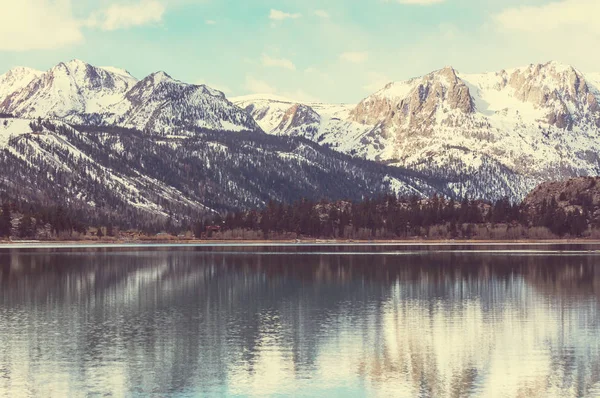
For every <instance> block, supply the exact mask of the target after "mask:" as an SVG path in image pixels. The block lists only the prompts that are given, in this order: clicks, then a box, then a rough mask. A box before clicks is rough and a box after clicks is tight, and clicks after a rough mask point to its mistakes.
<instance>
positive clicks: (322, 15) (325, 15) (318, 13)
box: [315, 10, 329, 19]
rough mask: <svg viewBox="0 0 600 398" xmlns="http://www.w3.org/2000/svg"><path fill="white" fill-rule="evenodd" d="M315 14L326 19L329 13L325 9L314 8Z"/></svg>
mask: <svg viewBox="0 0 600 398" xmlns="http://www.w3.org/2000/svg"><path fill="white" fill-rule="evenodd" d="M315 15H316V16H317V17H319V18H324V19H328V18H329V13H328V12H327V11H325V10H315Z"/></svg>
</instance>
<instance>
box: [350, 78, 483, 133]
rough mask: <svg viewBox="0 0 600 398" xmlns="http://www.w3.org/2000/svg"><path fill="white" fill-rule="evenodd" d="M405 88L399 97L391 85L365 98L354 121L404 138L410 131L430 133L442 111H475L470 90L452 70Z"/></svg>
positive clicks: (354, 112) (353, 112) (352, 113)
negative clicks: (374, 125)
mask: <svg viewBox="0 0 600 398" xmlns="http://www.w3.org/2000/svg"><path fill="white" fill-rule="evenodd" d="M405 84H406V85H408V86H409V87H408V89H407V90H405V91H404V92H402V93H400V94H399V95H398V94H397V92H396V91H395V90H396V89H397V88H396V87H394V83H391V84H389V85H388V86H386V87H385V88H384V89H383V90H381V91H380V92H378V93H376V94H374V95H373V96H371V97H368V98H366V99H365V100H363V101H362V102H361V103H360V104H358V106H357V107H356V108H355V109H354V110H353V111H352V112H351V115H350V116H351V119H352V120H353V121H355V122H358V123H363V124H377V125H378V126H379V127H380V128H381V130H382V132H383V134H384V135H386V136H388V137H389V136H390V135H391V134H392V133H396V136H397V137H401V136H402V135H404V134H405V133H406V132H408V131H418V130H427V128H428V127H431V126H432V125H433V124H435V122H436V120H437V119H436V118H437V116H438V112H439V111H442V112H444V111H446V112H447V111H454V110H457V111H460V112H461V113H463V114H469V113H473V112H474V110H475V109H474V104H473V99H472V98H471V94H470V91H469V87H467V85H466V84H465V83H464V82H463V81H462V80H461V79H460V78H459V77H458V76H457V74H456V71H455V70H454V69H453V68H451V67H447V68H444V69H441V70H439V71H436V72H433V73H430V74H428V75H426V76H424V77H423V78H421V79H413V80H411V81H409V82H407V83H405ZM403 94H404V95H403ZM392 127H393V128H392Z"/></svg>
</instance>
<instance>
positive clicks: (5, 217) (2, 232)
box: [0, 202, 12, 238]
mask: <svg viewBox="0 0 600 398" xmlns="http://www.w3.org/2000/svg"><path fill="white" fill-rule="evenodd" d="M11 229H12V217H11V216H10V205H9V204H8V202H4V203H3V204H2V216H1V217H0V236H1V237H3V238H9V237H10V233H11Z"/></svg>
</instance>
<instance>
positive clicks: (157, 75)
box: [148, 70, 174, 84]
mask: <svg viewBox="0 0 600 398" xmlns="http://www.w3.org/2000/svg"><path fill="white" fill-rule="evenodd" d="M148 77H150V78H152V80H153V81H154V83H155V84H158V83H161V82H163V81H171V80H174V79H173V78H172V77H171V76H170V75H169V74H168V73H167V72H165V71H162V70H161V71H158V72H154V73H152V74H151V75H150V76H148Z"/></svg>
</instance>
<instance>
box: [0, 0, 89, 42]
mask: <svg viewBox="0 0 600 398" xmlns="http://www.w3.org/2000/svg"><path fill="white" fill-rule="evenodd" d="M5 3H7V4H4V6H3V7H2V11H1V12H0V50H4V51H27V50H39V49H55V48H59V47H63V46H66V45H69V44H75V43H79V42H81V41H83V34H82V33H81V30H80V23H79V22H78V21H77V20H75V19H74V18H73V16H72V10H71V2H70V0H18V2H14V3H13V2H12V1H11V2H9V1H6V2H5Z"/></svg>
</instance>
